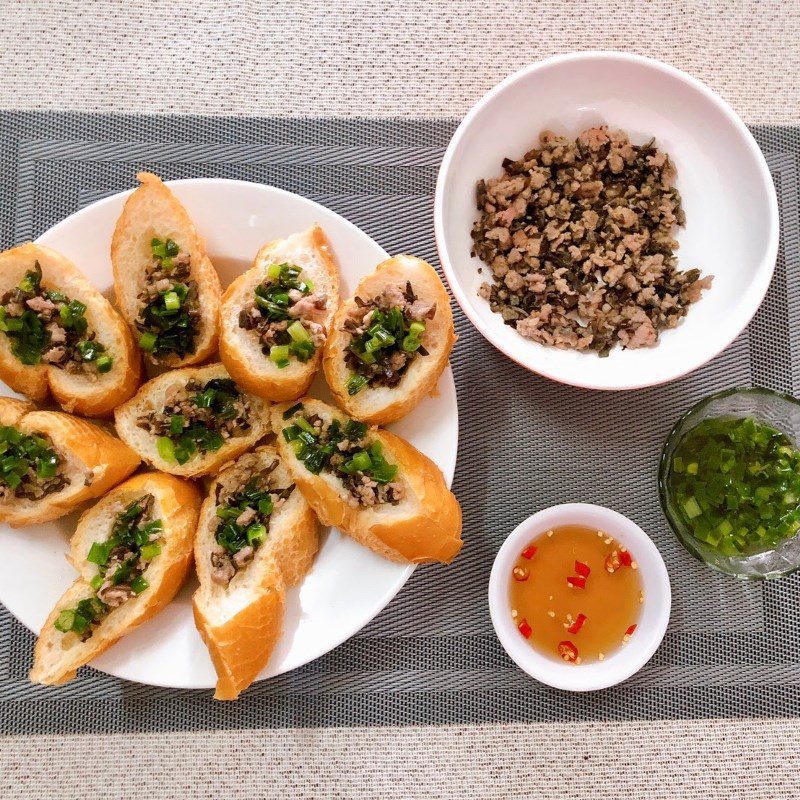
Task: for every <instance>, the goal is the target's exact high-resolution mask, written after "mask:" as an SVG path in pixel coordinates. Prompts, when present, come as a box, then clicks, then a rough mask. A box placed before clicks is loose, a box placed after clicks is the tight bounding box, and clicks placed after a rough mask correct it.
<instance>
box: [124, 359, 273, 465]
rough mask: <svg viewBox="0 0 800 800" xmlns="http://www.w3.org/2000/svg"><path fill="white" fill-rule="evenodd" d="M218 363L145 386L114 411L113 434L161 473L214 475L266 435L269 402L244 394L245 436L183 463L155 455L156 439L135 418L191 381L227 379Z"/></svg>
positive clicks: (156, 409) (166, 376)
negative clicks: (115, 432)
mask: <svg viewBox="0 0 800 800" xmlns="http://www.w3.org/2000/svg"><path fill="white" fill-rule="evenodd" d="M229 377H230V376H229V375H228V373H227V372H226V371H225V367H223V366H222V364H209V365H208V366H205V367H187V368H185V369H178V370H173V371H172V372H165V373H163V374H162V375H159V376H158V377H157V378H153V379H152V380H150V381H148V382H147V383H145V384H144V385H143V386H142V388H141V389H139V391H138V392H137V393H136V396H135V397H134V398H133V399H132V400H129V401H128V402H127V403H123V405H121V406H120V407H119V408H118V409H117V410H116V411H115V412H114V419H115V420H116V423H117V433H119V435H120V437H121V438H122V439H123V441H125V442H127V443H128V444H129V445H130V446H131V447H132V448H133V449H134V450H135V451H136V452H137V453H138V454H139V455H140V456H141V457H142V459H143V460H144V461H146V462H147V463H148V464H152V465H153V466H154V467H155V468H156V469H160V470H161V471H162V472H169V473H171V474H172V475H181V476H183V477H185V478H193V477H196V476H198V475H208V474H209V473H213V472H216V471H217V470H218V469H219V468H220V467H221V466H222V465H223V464H224V463H225V462H226V461H232V460H233V459H234V458H236V457H237V456H239V455H241V454H242V453H244V451H245V450H249V449H250V448H251V447H252V446H253V445H254V444H255V443H256V442H257V441H258V440H259V439H261V438H262V437H264V436H266V435H267V434H268V433H269V430H270V428H269V424H270V419H269V403H267V402H265V401H264V400H262V399H261V398H260V397H255V396H254V395H250V394H245V393H243V394H244V396H245V398H246V400H247V402H248V404H249V406H250V414H249V418H248V422H249V423H250V426H251V427H250V430H249V431H247V432H246V433H245V434H242V435H237V436H232V437H231V438H230V439H227V440H226V441H225V444H223V445H222V447H221V448H220V449H219V450H217V451H216V452H207V453H200V452H199V451H198V452H197V453H195V454H194V455H193V456H192V458H190V459H189V460H188V461H187V462H186V463H185V464H178V463H177V462H174V461H173V462H169V461H165V460H164V459H163V458H162V457H161V456H160V455H159V453H158V445H157V441H158V437H157V436H155V435H153V434H151V433H149V432H148V431H146V430H144V429H143V428H140V427H138V425H137V422H138V421H139V418H140V417H142V416H143V415H145V414H148V413H150V412H159V411H162V410H163V409H164V407H165V406H166V405H167V400H166V398H167V396H168V393H171V392H174V391H175V390H176V388H177V389H180V390H183V389H184V388H185V386H186V384H187V383H188V382H189V381H190V380H192V379H194V380H197V381H199V382H200V383H201V384H205V383H207V382H208V381H210V380H213V379H214V378H229Z"/></svg>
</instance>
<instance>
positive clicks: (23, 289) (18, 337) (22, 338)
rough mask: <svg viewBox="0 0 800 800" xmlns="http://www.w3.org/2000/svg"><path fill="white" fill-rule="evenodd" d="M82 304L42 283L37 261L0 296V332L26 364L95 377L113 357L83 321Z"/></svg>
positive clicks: (12, 350)
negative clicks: (14, 286) (17, 281)
mask: <svg viewBox="0 0 800 800" xmlns="http://www.w3.org/2000/svg"><path fill="white" fill-rule="evenodd" d="M85 315H86V306H85V305H84V304H83V303H81V302H80V301H79V300H71V299H70V298H69V297H67V296H66V295H65V294H63V293H62V292H59V291H56V290H55V289H45V288H43V287H42V268H41V266H40V264H39V262H38V261H37V262H36V264H35V266H34V269H33V270H30V271H28V272H26V273H25V277H24V278H23V279H22V281H21V282H20V284H19V286H17V287H16V288H14V289H12V290H11V291H10V292H6V293H5V294H4V295H3V296H2V298H0V331H2V332H3V333H5V335H6V336H7V337H8V339H9V341H10V343H11V352H12V353H13V354H14V355H15V356H16V357H17V358H18V359H19V360H20V361H21V362H22V363H23V364H25V365H27V366H31V365H34V364H48V365H50V366H53V367H58V368H59V369H63V370H64V371H65V372H69V373H71V374H77V373H80V374H82V375H85V376H87V377H89V378H91V379H94V380H96V379H97V376H98V373H100V374H102V373H105V372H109V371H110V370H111V367H112V365H113V359H112V357H111V356H110V355H108V353H106V348H105V347H104V346H103V345H102V344H101V343H100V342H98V341H97V337H96V334H95V332H94V331H91V330H89V324H88V322H87V321H86V316H85Z"/></svg>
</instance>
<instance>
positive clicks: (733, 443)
mask: <svg viewBox="0 0 800 800" xmlns="http://www.w3.org/2000/svg"><path fill="white" fill-rule="evenodd" d="M666 480H667V491H668V493H669V496H670V503H671V504H674V506H675V508H676V510H677V513H678V514H679V515H680V516H681V518H682V519H683V522H684V523H685V525H686V526H687V527H688V529H689V530H690V531H691V533H692V535H693V536H694V537H695V538H696V539H698V540H700V541H702V542H705V543H706V544H708V545H710V546H711V547H712V548H714V549H715V550H717V551H718V552H719V553H721V554H722V555H726V556H736V555H741V554H750V553H755V552H760V551H764V550H769V549H773V548H774V547H775V546H777V545H778V544H779V543H780V542H782V541H784V540H785V539H787V538H789V537H791V536H794V535H796V534H797V531H798V528H799V527H800V452H799V451H798V449H797V447H796V446H795V445H794V444H793V443H792V441H791V440H790V439H789V438H788V436H786V434H784V433H781V432H780V431H778V430H776V429H775V428H772V427H770V426H769V425H765V424H763V423H761V422H758V421H756V420H754V419H752V418H751V417H747V418H744V419H731V418H712V419H705V420H703V421H701V422H700V423H699V424H698V425H697V426H696V427H694V428H692V429H691V430H690V431H688V432H687V433H686V435H685V436H684V437H683V438H682V439H681V440H680V442H679V443H678V445H677V447H676V448H675V450H674V452H673V454H672V459H671V461H670V463H669V469H668V473H667V479H666Z"/></svg>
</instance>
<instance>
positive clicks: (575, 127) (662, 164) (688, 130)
mask: <svg viewBox="0 0 800 800" xmlns="http://www.w3.org/2000/svg"><path fill="white" fill-rule="evenodd" d="M544 131H551V132H552V134H549V135H548V136H546V137H545V140H544V142H545V144H543V143H542V142H541V141H540V134H542V132H544ZM618 131H621V132H622V133H617V132H618ZM552 136H555V137H563V139H556V140H553V139H552ZM604 137H605V138H604ZM626 137H627V139H626ZM651 140H654V141H652V142H651ZM559 144H563V146H564V149H563V150H561V151H558V152H557V153H555V157H553V153H554V150H555V148H556V147H558V145H559ZM593 147H594V148H595V149H594V150H592V148H593ZM548 148H549V151H550V152H549V155H547V156H544V157H542V152H543V151H544V150H546V149H548ZM569 152H571V153H572V154H571V155H566V156H565V155H564V154H565V153H569ZM620 154H621V155H622V158H620V157H619V156H620ZM665 156H666V159H665ZM565 159H566V160H565ZM573 159H574V160H573ZM615 162H616V163H615ZM579 167H580V168H581V169H583V168H584V167H586V168H587V169H586V172H585V173H584V177H581V178H580V179H578V180H575V178H576V176H577V173H576V172H570V170H576V169H577V168H579ZM533 173H537V175H539V176H542V177H541V178H540V177H535V176H534V175H533ZM497 179H501V181H506V183H501V182H499V181H498V180H497ZM482 180H483V181H484V188H483V189H482V190H481V191H480V192H479V191H478V185H479V181H482ZM598 180H599V184H600V185H595V186H593V185H592V184H593V183H594V182H596V181H598ZM509 182H510V183H509ZM628 185H630V186H632V188H631V189H630V190H628V188H627V187H628ZM498 187H499V188H498ZM673 189H674V190H676V191H677V194H676V193H675V192H673V191H672V190H673ZM548 190H549V191H550V192H551V193H552V194H551V195H543V194H542V192H546V191H548ZM551 196H552V197H553V198H555V202H552V203H550V204H549V205H548V198H550V197H551ZM648 198H649V199H648ZM652 198H656V199H657V202H656V201H654V200H653V199H652ZM678 198H679V200H680V202H678ZM479 201H480V206H479ZM587 211H589V212H592V213H589V214H588V216H586V212H587ZM434 217H435V226H436V241H437V247H438V250H439V257H440V259H441V263H442V267H443V269H444V272H445V275H446V276H447V279H448V282H449V284H450V287H451V289H452V291H453V294H454V295H455V297H456V299H457V300H458V302H459V304H460V305H461V308H462V309H463V310H464V312H465V314H466V315H467V317H469V319H470V320H471V321H472V323H473V324H474V325H475V327H476V328H477V329H478V330H479V331H480V332H481V333H482V334H483V336H485V337H486V339H488V340H489V341H490V342H491V343H492V344H493V345H495V347H497V348H498V349H499V350H501V351H502V352H503V353H505V354H506V355H507V356H509V357H510V358H512V359H513V360H514V361H516V362H518V363H519V364H521V365H522V366H524V367H526V368H527V369H529V370H532V371H533V372H536V373H539V374H540V375H544V376H546V377H548V378H552V379H554V380H557V381H560V382H563V383H568V384H572V385H574V386H581V387H586V388H591V389H610V390H618V389H635V388H641V387H644V386H652V385H655V384H660V383H665V382H666V381H670V380H673V379H675V378H677V377H679V376H681V375H684V374H686V373H688V372H691V371H692V370H694V369H697V368H698V367H700V366H702V365H703V364H705V363H706V362H707V361H709V360H710V359H712V358H713V357H714V356H716V355H717V354H718V353H720V352H721V351H722V350H724V349H725V348H726V347H727V346H728V345H729V344H730V343H731V342H732V341H733V340H734V339H735V338H736V337H737V336H738V334H739V333H740V332H741V331H742V330H743V329H744V328H745V326H746V325H747V323H748V322H749V321H750V319H751V318H752V317H753V314H755V312H756V310H757V308H758V307H759V305H760V304H761V301H762V300H763V298H764V295H765V294H766V291H767V288H768V287H769V283H770V280H771V278H772V273H773V270H774V267H775V260H776V257H777V252H778V227H779V225H778V206H777V199H776V195H775V188H774V185H773V183H772V178H771V176H770V172H769V168H768V166H767V163H766V160H765V159H764V156H763V155H762V153H761V151H760V149H759V148H758V145H757V144H756V142H755V140H754V139H753V137H752V135H751V134H750V132H749V131H748V130H747V128H746V126H745V125H744V123H743V122H742V121H741V120H740V119H739V117H738V116H736V114H735V113H734V112H733V110H732V109H731V108H730V107H729V106H728V105H727V104H726V103H725V102H724V101H723V100H722V99H721V98H720V97H719V96H718V95H716V94H715V93H714V92H713V91H711V90H710V89H709V88H708V87H706V86H704V85H703V84H702V83H700V82H699V81H697V80H695V79H694V78H692V77H690V76H689V75H686V74H685V73H683V72H680V71H679V70H677V69H674V68H673V67H670V66H667V65H665V64H662V63H660V62H657V61H653V60H651V59H647V58H642V57H639V56H634V55H628V54H622V53H578V54H574V55H568V56H559V57H556V58H551V59H547V60H545V61H541V62H539V63H537V64H533V65H532V66H530V67H527V68H525V69H523V70H520V71H519V72H517V73H515V74H514V75H511V76H510V77H509V78H507V79H506V80H505V81H503V82H502V83H500V84H499V85H498V86H496V87H495V88H494V89H492V90H491V91H490V92H489V93H488V94H486V95H485V96H484V97H483V98H482V99H481V100H480V101H479V102H478V103H477V104H476V105H475V106H474V107H473V108H472V110H471V111H470V112H469V113H468V114H467V116H466V117H465V118H464V120H463V122H462V123H461V125H460V126H459V127H458V130H457V131H456V133H455V135H454V136H453V139H452V141H451V142H450V145H449V147H448V148H447V152H446V153H445V156H444V159H443V161H442V166H441V169H440V172H439V178H438V182H437V187H436V202H435V213H434ZM677 223H683V224H682V225H681V224H677ZM548 224H549V225H550V227H549V228H547V226H548ZM537 240H541V241H537ZM670 240H672V241H670ZM542 242H544V244H542ZM659 254H660V255H659ZM654 268H655V272H656V273H658V274H657V275H656V277H653V271H654ZM509 273H515V274H511V275H510V274H509ZM711 276H713V280H712V278H711ZM518 328H519V330H518ZM523 333H524V335H523Z"/></svg>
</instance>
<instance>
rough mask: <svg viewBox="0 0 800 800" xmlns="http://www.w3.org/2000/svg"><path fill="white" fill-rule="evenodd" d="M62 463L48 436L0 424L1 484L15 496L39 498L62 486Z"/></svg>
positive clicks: (64, 480)
mask: <svg viewBox="0 0 800 800" xmlns="http://www.w3.org/2000/svg"><path fill="white" fill-rule="evenodd" d="M62 463H63V460H62V458H61V457H60V456H59V454H58V452H57V451H56V449H55V446H54V445H53V442H52V440H51V439H50V437H49V436H45V435H44V434H35V433H34V434H28V433H22V432H20V431H19V430H17V429H16V428H14V427H11V426H2V427H0V486H2V487H7V489H8V490H10V491H12V492H13V493H14V495H15V496H16V497H25V498H29V499H38V498H41V497H44V496H45V495H47V494H51V493H52V492H55V491H58V490H59V489H61V488H63V487H64V486H65V485H66V479H65V478H64V476H63V475H62V474H60V469H59V468H60V466H61V465H62Z"/></svg>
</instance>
